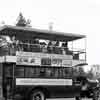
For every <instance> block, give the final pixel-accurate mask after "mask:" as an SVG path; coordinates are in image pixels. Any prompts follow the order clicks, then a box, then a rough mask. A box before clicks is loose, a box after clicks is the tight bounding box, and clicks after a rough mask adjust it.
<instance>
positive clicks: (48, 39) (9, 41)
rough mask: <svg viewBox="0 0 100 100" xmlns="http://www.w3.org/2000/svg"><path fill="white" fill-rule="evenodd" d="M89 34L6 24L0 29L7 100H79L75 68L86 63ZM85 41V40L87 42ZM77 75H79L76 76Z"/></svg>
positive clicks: (0, 61)
mask: <svg viewBox="0 0 100 100" xmlns="http://www.w3.org/2000/svg"><path fill="white" fill-rule="evenodd" d="M85 38H86V36H85V35H79V34H72V33H63V32H56V31H49V30H40V29H34V28H30V27H19V26H9V25H5V26H2V27H1V28H0V71H1V73H0V77H1V78H0V83H1V85H0V86H1V94H2V96H3V97H4V98H6V99H18V100H20V99H28V100H45V99H46V98H73V97H76V99H79V98H78V97H79V96H80V88H81V86H80V84H79V83H78V82H76V81H74V74H73V66H76V65H77V64H84V63H86V47H85V46H84V49H76V48H75V49H74V46H73V45H74V42H75V41H78V40H81V39H84V40H85ZM84 42H85V41H84ZM76 74H77V73H76Z"/></svg>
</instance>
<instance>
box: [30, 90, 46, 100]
mask: <svg viewBox="0 0 100 100" xmlns="http://www.w3.org/2000/svg"><path fill="white" fill-rule="evenodd" d="M45 99H46V98H45V94H44V92H43V91H41V90H34V91H32V93H31V96H30V100H45Z"/></svg>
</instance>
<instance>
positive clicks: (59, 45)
mask: <svg viewBox="0 0 100 100" xmlns="http://www.w3.org/2000/svg"><path fill="white" fill-rule="evenodd" d="M9 40H10V42H9V43H8V47H9V54H12V55H14V54H15V51H25V52H43V53H52V54H72V51H70V50H69V49H68V42H67V41H66V42H60V41H50V40H48V42H47V41H46V40H44V41H42V42H41V41H40V39H37V38H35V39H33V40H17V39H16V37H15V36H12V37H11V38H10V39H9Z"/></svg>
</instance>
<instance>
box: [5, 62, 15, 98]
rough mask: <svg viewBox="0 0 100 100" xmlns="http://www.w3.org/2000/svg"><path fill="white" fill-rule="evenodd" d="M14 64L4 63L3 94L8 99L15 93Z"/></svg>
mask: <svg viewBox="0 0 100 100" xmlns="http://www.w3.org/2000/svg"><path fill="white" fill-rule="evenodd" d="M14 66H15V64H11V63H4V64H3V96H4V97H5V98H7V99H8V98H9V99H11V98H13V95H14V93H13V91H14Z"/></svg>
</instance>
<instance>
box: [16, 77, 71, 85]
mask: <svg viewBox="0 0 100 100" xmlns="http://www.w3.org/2000/svg"><path fill="white" fill-rule="evenodd" d="M16 85H49V86H50V85H52V86H53V85H60V86H61V85H72V79H40V78H34V79H33V78H16Z"/></svg>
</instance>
